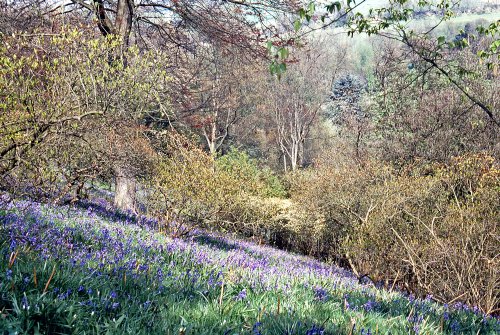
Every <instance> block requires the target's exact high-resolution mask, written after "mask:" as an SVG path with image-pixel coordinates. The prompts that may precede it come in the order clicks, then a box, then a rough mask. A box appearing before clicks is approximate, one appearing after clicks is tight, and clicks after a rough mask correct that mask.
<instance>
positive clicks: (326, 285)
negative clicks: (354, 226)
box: [0, 200, 500, 335]
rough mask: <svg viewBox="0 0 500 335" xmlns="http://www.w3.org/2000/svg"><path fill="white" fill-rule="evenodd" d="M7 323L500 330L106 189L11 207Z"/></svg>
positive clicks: (95, 329) (5, 230)
mask: <svg viewBox="0 0 500 335" xmlns="http://www.w3.org/2000/svg"><path fill="white" fill-rule="evenodd" d="M0 258H1V259H0V334H176V335H184V334H225V335H234V334H250V335H257V334H283V335H284V334H302V335H320V334H363V335H368V334H499V333H500V320H499V319H498V318H495V317H488V316H484V315H483V314H481V313H480V312H479V311H478V310H477V309H475V308H472V307H468V306H465V305H461V304H459V303H457V304H453V306H446V305H440V304H437V303H435V302H433V301H432V299H430V298H427V299H416V298H414V297H413V296H408V295H405V294H402V293H398V292H389V291H387V290H383V289H380V288H376V287H373V286H372V285H370V284H360V283H358V280H357V279H356V278H355V277H354V276H353V275H352V274H351V273H349V272H348V271H346V270H344V269H341V268H338V267H335V266H332V265H328V264H325V263H321V262H319V261H316V260H313V259H311V258H307V257H303V256H299V255H295V254H290V253H286V252H284V251H280V250H277V249H273V248H271V247H265V246H259V245H256V244H252V243H250V242H245V241H241V240H237V239H229V238H224V237H220V236H217V235H215V234H210V233H204V232H202V231H197V232H194V233H193V234H191V235H190V236H189V237H187V238H184V239H171V238H169V237H167V236H164V235H162V234H160V233H158V229H157V227H156V223H155V221H153V220H148V219H147V218H144V217H134V216H130V215H126V214H123V213H119V212H114V211H113V210H111V208H110V207H109V206H108V205H107V203H106V201H104V200H96V201H95V202H92V203H81V204H78V205H75V206H69V205H67V206H53V205H43V204H39V203H36V202H30V201H15V202H11V203H10V204H9V205H8V206H5V207H4V209H3V210H0Z"/></svg>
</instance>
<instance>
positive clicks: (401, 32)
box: [295, 0, 500, 127]
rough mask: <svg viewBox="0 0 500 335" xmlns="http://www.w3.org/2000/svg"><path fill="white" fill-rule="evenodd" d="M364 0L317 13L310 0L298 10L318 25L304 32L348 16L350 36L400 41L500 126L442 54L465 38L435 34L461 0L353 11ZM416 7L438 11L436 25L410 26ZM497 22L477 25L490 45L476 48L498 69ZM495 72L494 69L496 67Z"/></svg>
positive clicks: (398, 2) (401, 1) (402, 1)
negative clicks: (316, 19) (317, 19)
mask: <svg viewBox="0 0 500 335" xmlns="http://www.w3.org/2000/svg"><path fill="white" fill-rule="evenodd" d="M365 2H366V0H361V1H353V0H347V1H346V2H345V3H342V4H341V2H340V1H336V2H332V3H330V4H327V5H325V7H324V8H325V11H323V12H322V13H319V14H318V13H317V12H316V10H315V9H316V8H315V2H314V1H313V2H312V3H311V4H310V5H309V7H308V8H307V9H301V10H300V11H299V14H300V19H301V20H304V19H305V20H307V22H310V21H311V20H312V19H313V16H314V15H317V16H318V17H320V18H321V23H320V25H319V27H315V28H309V29H308V31H307V32H305V33H309V32H311V31H314V30H317V29H323V28H326V27H328V26H331V25H332V24H335V23H337V22H338V21H339V18H341V17H343V16H346V15H347V16H348V18H349V19H348V21H347V33H348V34H349V35H350V36H353V35H354V34H357V33H366V34H368V35H379V36H382V37H384V38H387V39H392V40H396V41H399V42H401V43H402V44H403V45H405V46H406V47H407V48H408V49H409V50H410V51H411V52H412V53H413V54H414V55H415V56H416V57H418V58H420V59H421V60H422V61H424V62H426V63H427V64H428V65H429V66H430V67H432V68H433V69H435V70H437V71H438V72H439V73H440V74H441V75H442V76H444V77H445V78H447V80H448V81H449V82H450V83H451V84H452V85H453V86H454V87H455V89H457V90H458V91H459V92H460V94H462V95H463V96H464V97H466V99H468V100H470V101H471V102H472V103H473V104H474V105H475V106H477V107H478V108H480V109H481V110H482V111H483V112H484V113H485V114H486V115H487V116H488V118H489V119H490V122H493V123H494V124H495V125H496V126H498V127H500V122H499V121H498V119H497V117H498V116H497V115H496V113H497V111H496V110H494V109H492V108H491V106H489V105H488V104H487V102H485V101H484V100H481V99H479V98H478V96H477V95H476V94H474V93H473V92H470V91H469V89H468V87H467V83H466V82H464V80H463V78H464V77H466V76H467V75H470V72H469V71H467V69H464V68H462V67H461V66H459V65H458V66H457V64H455V63H454V62H450V60H449V59H448V58H447V57H443V56H444V55H445V54H446V52H447V51H448V50H449V49H453V48H455V47H457V46H461V47H467V46H468V40H467V39H462V40H461V41H459V42H458V43H456V42H455V43H453V42H452V41H450V42H448V41H447V40H446V37H444V36H439V37H438V36H435V35H434V31H435V30H436V28H437V27H438V26H439V25H440V24H441V23H442V22H444V21H447V20H449V19H450V18H451V17H452V16H453V10H454V8H456V7H457V6H458V4H459V3H460V1H457V0H439V1H437V2H433V1H426V0H422V1H418V3H416V4H415V3H414V2H412V1H410V0H390V1H389V3H388V6H386V7H383V8H370V10H369V11H368V13H367V14H366V13H362V12H361V11H357V12H356V11H355V10H356V8H358V7H359V6H360V5H361V4H363V3H365ZM419 9H425V10H427V11H431V12H433V13H437V14H438V18H439V22H438V23H437V24H436V25H433V26H432V27H430V28H428V29H427V30H425V31H422V32H419V31H416V30H414V29H412V28H411V25H408V24H407V23H408V22H409V21H410V20H411V19H412V18H413V17H414V15H415V13H416V12H417V11H418V10H419ZM300 26H301V21H300V20H299V21H297V22H296V24H295V27H296V29H297V30H299V29H300ZM499 26H500V23H499V21H497V22H493V23H492V24H490V25H489V26H488V27H487V28H484V27H483V28H481V27H480V28H479V29H478V33H479V34H480V35H485V36H486V35H490V36H491V37H492V39H493V40H492V41H491V44H490V45H489V46H488V47H487V48H485V49H483V50H481V51H479V53H478V54H479V57H478V58H477V61H478V62H479V61H480V58H483V59H489V62H488V68H490V69H492V70H494V69H498V59H499V58H498V57H500V56H499V53H498V50H499V49H500V48H499V46H500V40H499V37H500V36H499V34H500V29H498V27H499ZM495 71H496V70H495Z"/></svg>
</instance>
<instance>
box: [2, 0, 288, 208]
mask: <svg viewBox="0 0 500 335" xmlns="http://www.w3.org/2000/svg"><path fill="white" fill-rule="evenodd" d="M52 4H53V3H52V2H50V1H28V0H27V1H25V2H23V3H22V4H21V3H19V4H18V5H15V4H13V5H12V6H11V8H10V9H9V12H12V13H15V12H17V14H18V15H17V16H18V17H19V16H21V17H26V15H31V14H32V13H33V12H29V10H30V9H33V8H36V9H39V8H43V9H44V12H43V13H42V14H45V15H49V16H50V15H52V16H57V15H61V13H63V14H64V15H67V14H68V13H71V15H75V14H87V15H88V14H93V15H94V17H95V22H96V27H97V28H98V30H99V32H100V34H101V35H103V36H104V37H108V36H116V37H117V38H118V40H120V42H121V50H120V52H118V53H117V54H116V55H114V56H113V58H114V59H118V58H121V59H122V61H123V64H124V65H126V66H131V64H130V62H128V60H127V58H126V57H124V56H125V54H126V51H127V49H128V48H129V46H130V45H138V46H140V47H141V48H151V47H159V48H165V47H167V48H171V49H172V50H177V51H179V50H182V51H183V52H185V51H186V50H187V51H189V52H192V53H195V52H196V45H200V44H201V43H212V42H216V43H218V45H220V46H222V47H223V49H225V50H231V49H232V48H242V49H246V50H247V52H248V54H252V55H253V56H252V57H254V56H255V55H258V56H260V57H264V56H266V51H265V48H264V47H263V46H262V42H263V41H264V40H265V39H266V37H267V36H269V35H270V34H274V32H275V29H276V24H275V23H276V22H275V20H276V19H277V18H278V16H280V15H282V14H284V13H286V12H287V11H289V10H290V9H291V8H294V6H293V3H292V2H289V1H286V0H273V1H270V2H268V3H260V2H241V1H235V0H227V1H223V2H221V3H219V2H217V3H215V2H210V1H203V0H198V1H188V0H182V1H168V0H163V1H161V0H158V1H151V0H147V1H141V2H138V3H137V2H135V1H133V0H118V1H106V0H96V1H85V0H70V2H69V3H66V2H65V3H57V4H56V5H52ZM21 28H22V27H21ZM193 45H194V46H193ZM172 59H173V60H174V61H175V60H176V58H175V57H172ZM121 112H122V113H124V114H125V113H127V112H129V111H128V110H122V111H121ZM122 156H124V157H125V156H126V153H124V154H123V155H122ZM125 161H127V160H126V159H118V160H117V161H115V162H114V164H113V167H114V175H115V184H116V191H117V192H116V196H115V205H116V206H117V207H119V208H121V209H125V210H132V211H135V205H134V204H135V199H134V197H135V188H136V182H135V179H136V178H137V175H136V174H135V171H137V170H138V169H137V168H135V167H131V166H130V164H122V163H124V162H125Z"/></svg>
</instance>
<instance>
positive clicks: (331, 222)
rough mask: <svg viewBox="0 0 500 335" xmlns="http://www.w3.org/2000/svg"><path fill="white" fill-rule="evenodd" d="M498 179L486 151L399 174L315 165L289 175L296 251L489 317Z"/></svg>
mask: <svg viewBox="0 0 500 335" xmlns="http://www.w3.org/2000/svg"><path fill="white" fill-rule="evenodd" d="M499 176H500V174H499V170H498V168H497V167H496V166H495V163H494V159H493V158H492V157H489V156H487V155H468V156H463V157H458V158H455V159H453V160H452V161H451V162H449V164H448V165H447V166H433V165H426V166H414V167H412V168H411V169H408V170H406V171H404V172H397V171H396V170H394V169H393V168H391V167H390V166H388V165H385V164H382V163H378V162H374V161H368V162H365V163H364V164H363V165H354V164H348V163H338V162H332V161H331V160H328V159H324V160H321V161H319V162H318V164H317V168H316V169H315V170H310V171H304V172H302V173H299V174H297V175H295V176H292V178H291V185H292V187H291V194H292V200H293V202H294V206H295V207H296V211H297V212H298V213H300V215H299V217H300V220H292V221H291V223H290V225H292V226H293V227H294V228H293V231H294V232H295V236H294V237H293V238H294V242H295V243H297V246H296V248H297V249H298V250H300V249H304V250H309V251H310V253H312V254H314V255H315V256H320V257H324V258H330V259H332V260H336V261H337V262H341V263H342V262H343V263H344V264H349V266H350V267H351V268H352V269H353V270H354V272H355V273H356V274H357V275H358V276H359V277H360V278H361V277H365V276H368V277H369V278H371V279H372V280H373V281H382V282H385V284H386V285H390V286H392V287H393V286H395V285H401V286H404V287H405V288H406V289H407V290H410V291H412V292H414V293H417V294H421V295H424V294H431V295H433V296H434V298H435V299H437V300H440V301H443V302H450V301H462V302H465V303H468V304H471V305H477V306H478V307H480V308H481V309H482V310H483V311H484V312H486V313H493V312H495V311H498V308H499V301H500V300H499V299H500V292H499V289H498V287H499V282H500V277H499V272H498V268H499V262H498V256H497V252H498V247H497V246H498V236H499V230H498V217H499V213H498V211H499V208H500V197H499V196H498V194H499V190H500V184H499Z"/></svg>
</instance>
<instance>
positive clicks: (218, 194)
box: [148, 133, 285, 234]
mask: <svg viewBox="0 0 500 335" xmlns="http://www.w3.org/2000/svg"><path fill="white" fill-rule="evenodd" d="M166 146H167V151H168V155H165V156H163V157H160V158H159V162H158V163H157V168H156V172H155V174H154V175H153V176H152V178H151V180H150V181H149V185H150V187H151V189H150V192H149V195H148V207H149V208H148V211H149V212H150V213H151V214H152V215H154V216H156V217H159V218H161V219H162V220H163V221H164V222H165V224H166V225H170V224H171V221H172V219H173V218H175V220H176V221H177V222H179V223H181V224H182V222H183V221H187V222H189V227H191V228H193V227H196V226H208V227H219V228H223V229H226V230H231V231H239V232H244V233H247V234H248V233H250V231H253V229H254V228H255V226H256V225H257V226H258V225H260V224H262V223H263V222H266V221H270V220H272V216H273V211H274V209H273V208H274V206H272V205H266V204H263V203H262V201H263V199H264V198H266V197H275V196H284V195H285V190H284V188H283V186H282V184H281V183H280V181H279V179H278V178H277V177H276V176H275V175H274V174H273V173H272V172H271V171H270V170H269V169H261V168H259V167H258V165H257V162H256V161H255V160H253V159H251V158H250V157H249V156H248V155H247V154H246V153H244V152H241V151H238V150H235V149H233V150H231V151H230V152H229V154H228V155H225V156H222V157H220V158H218V159H214V157H213V156H212V155H209V154H207V153H206V152H204V151H203V150H201V149H200V148H198V147H196V146H195V145H194V144H193V143H192V142H191V141H190V140H188V139H186V138H185V137H183V136H181V135H179V134H174V133H172V134H169V135H168V137H167V139H166ZM165 228H166V229H167V230H169V232H170V233H173V234H179V233H181V230H182V229H184V228H187V227H186V226H184V225H181V226H176V227H165Z"/></svg>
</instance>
